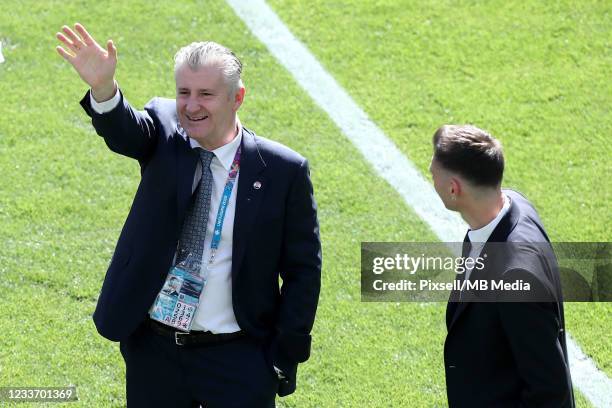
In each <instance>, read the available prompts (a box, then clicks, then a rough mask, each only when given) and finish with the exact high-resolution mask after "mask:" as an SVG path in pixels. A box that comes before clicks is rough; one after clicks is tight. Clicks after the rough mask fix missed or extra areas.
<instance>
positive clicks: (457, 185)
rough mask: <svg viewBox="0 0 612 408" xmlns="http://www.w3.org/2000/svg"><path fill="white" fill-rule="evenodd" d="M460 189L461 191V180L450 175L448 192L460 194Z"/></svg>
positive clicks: (455, 194)
mask: <svg viewBox="0 0 612 408" xmlns="http://www.w3.org/2000/svg"><path fill="white" fill-rule="evenodd" d="M462 191H463V185H462V183H461V180H460V179H459V178H457V177H451V180H450V193H451V194H452V195H454V196H459V195H461V193H462Z"/></svg>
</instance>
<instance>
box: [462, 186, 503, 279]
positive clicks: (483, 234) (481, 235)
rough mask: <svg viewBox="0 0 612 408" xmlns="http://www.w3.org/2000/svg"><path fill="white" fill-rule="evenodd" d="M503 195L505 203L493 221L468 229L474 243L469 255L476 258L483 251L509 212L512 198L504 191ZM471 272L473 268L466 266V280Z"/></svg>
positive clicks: (469, 236)
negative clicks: (480, 226) (474, 228)
mask: <svg viewBox="0 0 612 408" xmlns="http://www.w3.org/2000/svg"><path fill="white" fill-rule="evenodd" d="M502 195H503V197H504V205H503V207H502V209H501V210H500V211H499V213H498V214H497V216H496V217H495V218H493V220H491V222H489V223H488V224H487V225H485V226H484V227H482V228H478V229H476V230H468V233H467V234H468V238H469V239H470V242H471V243H472V247H471V250H470V254H469V255H468V256H469V257H470V258H472V259H476V258H477V257H479V256H480V252H482V248H483V247H484V246H485V244H486V243H487V241H488V240H489V237H490V236H491V234H492V233H493V230H495V227H497V224H499V222H500V221H501V219H502V218H503V217H504V215H506V213H507V212H508V209H510V198H508V196H507V195H505V194H504V193H502ZM471 272H472V268H470V269H467V268H466V271H465V274H466V275H465V279H466V280H468V279H470V273H471Z"/></svg>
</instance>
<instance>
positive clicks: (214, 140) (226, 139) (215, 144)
mask: <svg viewBox="0 0 612 408" xmlns="http://www.w3.org/2000/svg"><path fill="white" fill-rule="evenodd" d="M236 136H238V123H237V121H236V120H234V121H233V122H232V125H231V126H230V127H229V128H228V130H226V131H224V132H221V133H220V134H219V136H218V137H216V136H215V137H207V138H194V139H195V140H196V141H197V142H198V143H199V144H200V146H202V147H203V148H204V149H206V150H208V151H213V150H215V149H218V148H220V147H221V146H225V145H226V144H228V143H231V142H232V140H234V138H235V137H236Z"/></svg>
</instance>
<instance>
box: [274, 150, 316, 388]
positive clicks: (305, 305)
mask: <svg viewBox="0 0 612 408" xmlns="http://www.w3.org/2000/svg"><path fill="white" fill-rule="evenodd" d="M285 214H286V220H285V230H284V240H283V246H282V255H281V260H280V276H281V278H282V286H281V296H280V307H279V315H278V320H277V335H276V338H275V339H274V340H273V342H272V359H273V362H274V364H275V365H276V366H277V367H279V368H280V369H281V370H283V373H284V374H285V375H287V376H288V377H290V378H292V379H295V372H296V367H297V363H299V362H304V361H306V360H307V359H308V357H309V356H310V343H311V337H310V331H311V330H312V327H313V324H314V318H315V312H316V310H317V303H318V300H319V291H320V288H321V242H320V237H319V224H318V220H317V206H316V203H315V200H314V194H313V188H312V183H311V181H310V173H309V170H308V162H307V161H306V160H304V161H303V162H302V163H301V165H300V167H299V169H298V171H297V173H296V176H295V179H294V181H293V184H292V187H291V190H290V193H289V196H288V200H287V203H286V213H285Z"/></svg>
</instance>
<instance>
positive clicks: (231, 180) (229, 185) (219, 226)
mask: <svg viewBox="0 0 612 408" xmlns="http://www.w3.org/2000/svg"><path fill="white" fill-rule="evenodd" d="M241 151H242V146H238V150H236V154H235V155H234V161H233V162H232V166H231V167H230V171H229V174H228V175H227V181H226V182H225V188H224V189H223V196H222V197H221V203H220V204H219V209H218V210H217V218H216V220H215V227H214V231H213V236H212V241H211V242H210V259H209V260H208V264H209V265H210V264H212V263H213V261H214V260H215V255H216V254H217V250H218V249H219V243H220V242H221V231H222V230H223V220H224V219H225V211H226V210H227V206H228V205H229V200H230V196H231V195H232V190H233V188H234V184H235V183H236V176H237V175H238V170H240V153H241Z"/></svg>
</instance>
